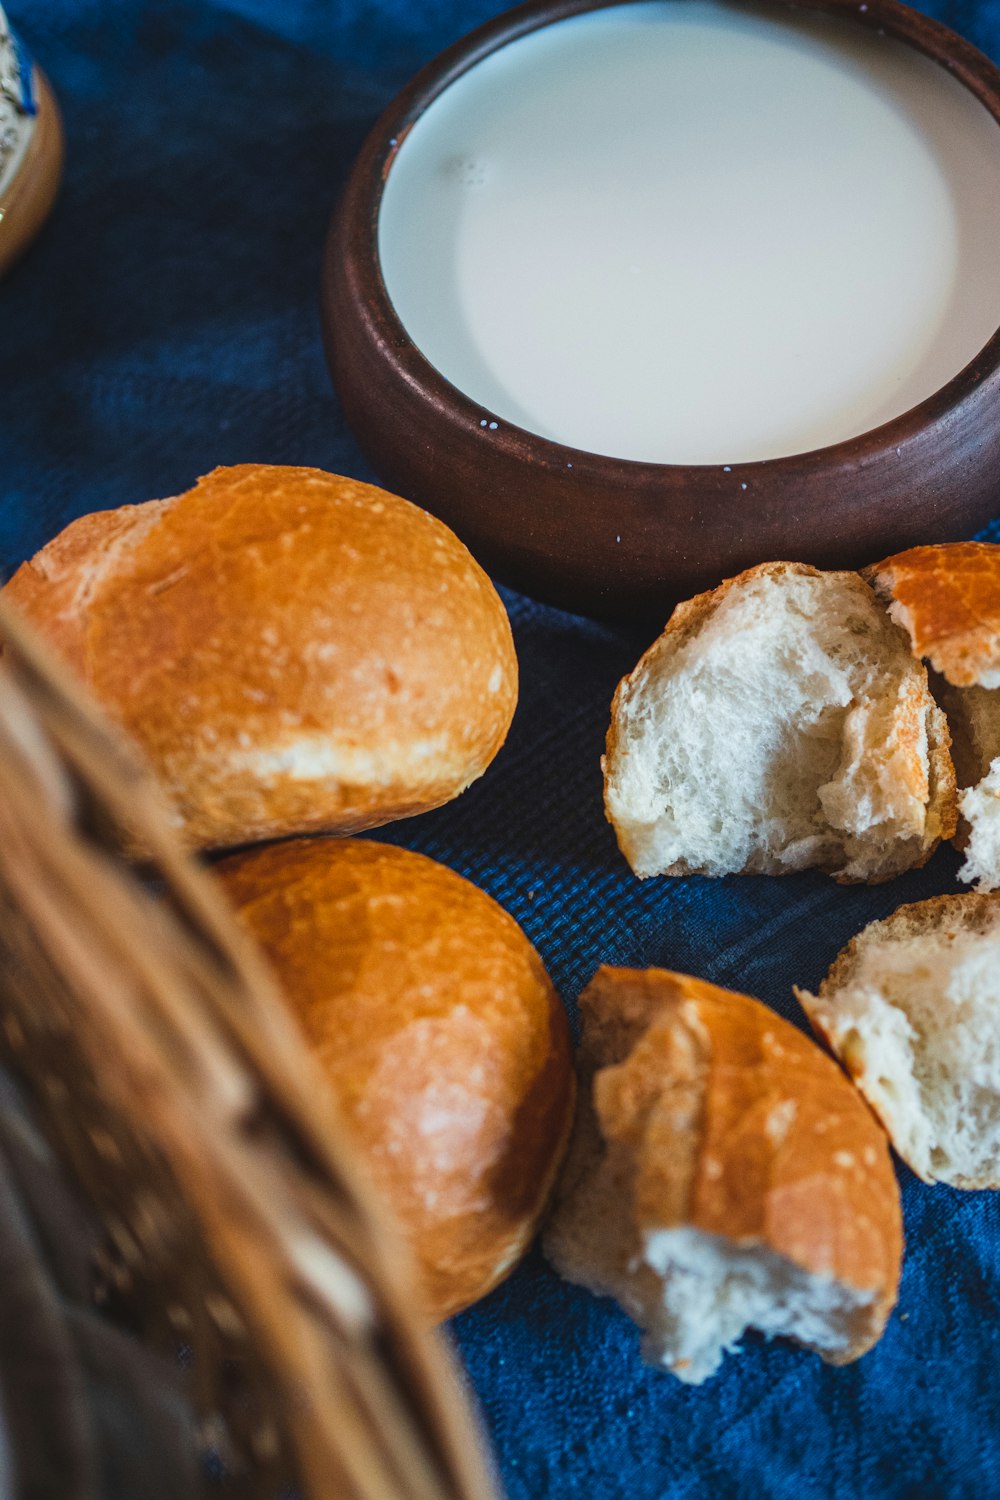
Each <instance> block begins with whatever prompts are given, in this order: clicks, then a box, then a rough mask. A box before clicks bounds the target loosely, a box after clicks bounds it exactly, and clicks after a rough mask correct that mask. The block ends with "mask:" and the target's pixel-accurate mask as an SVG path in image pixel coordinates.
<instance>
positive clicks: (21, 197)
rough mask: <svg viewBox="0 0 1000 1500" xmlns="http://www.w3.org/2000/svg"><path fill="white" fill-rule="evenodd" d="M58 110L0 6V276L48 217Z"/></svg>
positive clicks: (56, 168)
mask: <svg viewBox="0 0 1000 1500" xmlns="http://www.w3.org/2000/svg"><path fill="white" fill-rule="evenodd" d="M62 159H63V134H62V125H61V122H60V119H59V110H58V107H57V105H56V101H55V98H54V96H53V93H52V90H51V88H50V87H49V84H48V81H47V79H46V78H45V76H44V74H43V73H42V72H41V71H40V69H38V68H37V67H34V66H33V65H32V63H31V61H30V59H29V58H28V57H27V56H26V54H25V52H24V50H23V48H22V47H21V45H20V43H19V42H18V41H17V39H16V38H15V36H14V34H13V32H12V31H11V30H10V27H9V25H8V22H7V19H6V17H5V15H4V13H3V11H2V9H0V276H2V275H3V274H4V272H5V271H6V270H7V269H8V267H10V266H11V265H12V264H13V263H14V261H15V260H16V259H17V258H18V256H19V255H20V254H21V253H22V251H24V250H25V249H26V248H27V246H28V245H29V244H30V243H31V241H32V240H33V239H34V238H35V235H36V234H37V233H38V231H39V230H40V229H41V227H42V225H43V223H44V222H45V220H46V218H47V217H48V213H49V210H50V209H51V207H52V203H53V200H54V198H55V195H56V192H57V190H58V187H59V179H60V176H61V173H62Z"/></svg>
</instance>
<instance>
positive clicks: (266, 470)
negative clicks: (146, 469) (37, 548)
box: [4, 464, 517, 847]
mask: <svg viewBox="0 0 1000 1500" xmlns="http://www.w3.org/2000/svg"><path fill="white" fill-rule="evenodd" d="M4 596H5V598H7V599H9V600H10V602H12V603H13V604H14V605H16V606H17V607H18V608H19V609H20V610H21V612H22V613H23V614H24V615H25V616H26V617H27V618H28V619H29V620H30V621H31V623H33V624H34V625H36V626H37V627H38V628H39V629H40V630H41V631H42V632H43V633H44V634H46V635H47V636H48V638H49V640H50V641H51V642H52V643H53V644H54V645H55V646H56V648H57V649H58V650H59V651H60V652H61V653H62V655H63V657H64V658H65V660H66V661H67V662H68V663H69V664H70V665H71V666H72V667H74V668H75V669H76V671H77V672H78V673H79V674H80V676H82V678H83V679H84V681H85V683H86V685H87V686H88V687H89V689H90V690H91V692H92V693H93V694H94V696H95V697H96V698H97V699H98V701H99V702H100V703H101V704H102V705H103V706H104V708H105V709H106V710H107V711H108V712H109V713H110V714H111V716H112V717H113V718H114V719H116V720H117V721H118V723H119V724H120V725H121V726H122V727H123V728H124V729H126V730H127V731H128V732H129V733H130V734H131V735H132V737H133V738H134V739H135V740H137V741H138V743H139V745H140V746H141V748H142V749H143V750H144V751H145V753H146V755H147V756H148V757H149V759H150V761H151V763H152V764H153V766H154V768H155V769H156V770H157V772H158V773H159V776H160V779H161V781H162V783H163V784H164V787H165V789H166V791H167V793H168V795H169V796H170V798H171V800H172V802H173V805H174V807H175V810H176V816H177V821H178V825H179V827H180V828H181V829H182V831H183V833H184V835H185V837H186V839H187V840H188V842H190V843H191V844H194V845H200V846H204V847H224V846H226V845H232V844H237V843H245V842H251V841H255V840H259V839H264V838H271V837H277V836H280V835H283V834H287V833H291V832H311V831H315V830H323V829H327V830H332V831H336V832H345V833H349V832H354V831H358V830H360V829H363V828H369V827H374V826H377V825H378V824H380V823H385V822H387V821H389V820H391V819H393V818H398V817H405V816H408V815H410V814H413V813H417V812H422V811H424V810H426V809H427V808H430V807H435V806H438V805H439V804H440V803H442V802H446V801H448V800H449V799H450V798H452V797H454V796H456V795H457V794H458V793H459V792H461V791H463V790H464V789H465V787H467V786H468V785H469V784H470V782H472V781H474V780H475V779H476V778H477V777H478V776H480V775H481V774H482V772H483V771H484V770H485V769H486V767H487V765H488V764H489V762H490V761H491V760H492V758H493V756H494V755H495V754H496V752H497V750H498V749H499V748H500V745H501V744H502V743H503V740H504V738H505V737H506V733H507V729H508V727H509V725H510V720H511V717H512V715H513V712H514V706H515V703H516V699H517V660H516V656H515V654H514V646H513V641H512V638H511V632H510V625H509V622H508V620H507V615H506V611H505V610H504V607H503V604H502V603H501V601H500V599H499V597H498V595H497V593H496V591H495V590H494V588H493V586H492V584H491V583H490V581H489V579H488V578H487V577H486V575H485V573H484V572H483V571H482V569H481V568H480V567H479V566H478V564H477V563H476V562H475V561H474V559H473V558H472V556H471V555H470V553H469V552H468V551H467V549H466V548H465V547H464V546H463V545H462V544H461V542H459V541H458V539H457V538H456V537H455V536H454V535H453V533H452V532H451V531H449V530H448V528H447V527H446V526H444V525H443V524H442V523H441V522H440V521H438V520H436V519H435V518H434V517H432V516H430V515H428V514H427V513H426V512H425V511H422V510H420V509H419V508H418V507H417V506H415V505H411V504H409V502H407V501H405V500H401V499H399V498H398V497H397V496H395V495H390V494H387V493H386V492H385V491H383V490H379V489H376V488H374V487H372V486H371V485H365V484H358V483H355V482H354V481H353V480H349V479H342V478H339V477H338V476H336V475H332V474H325V473H323V472H322V471H320V470H318V469H305V468H285V467H274V466H268V465H255V464H242V465H238V466H236V467H234V468H227V469H216V470H215V471H214V473H212V474H210V475H209V476H208V477H207V478H205V479H202V480H200V481H199V483H198V484H197V485H196V486H195V488H194V489H193V490H190V491H189V492H188V493H187V494H184V495H181V496H179V497H177V498H175V499H172V500H161V501H150V502H149V503H148V504H145V505H137V506H125V507H123V508H122V509H121V510H117V511H107V512H102V513H99V514H96V515H91V516H85V517H84V518H83V519H82V520H80V521H76V522H74V523H73V524H72V525H71V526H69V527H67V528H66V530H65V531H63V532H62V533H61V534H60V535H59V536H58V537H56V538H55V539H54V541H52V542H50V543H49V545H48V546H47V547H45V548H43V549H42V551H41V552H39V553H38V554H37V555H36V556H35V557H34V558H33V559H32V560H31V562H29V563H26V564H24V566H23V567H21V568H20V569H19V570H18V572H17V573H16V574H15V575H14V577H13V578H12V579H11V581H10V583H9V584H8V585H7V587H6V589H5V590H4Z"/></svg>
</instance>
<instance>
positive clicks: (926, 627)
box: [866, 542, 1000, 891]
mask: <svg viewBox="0 0 1000 1500" xmlns="http://www.w3.org/2000/svg"><path fill="white" fill-rule="evenodd" d="M866 577H867V578H868V579H869V580H870V582H871V584H872V587H873V588H874V589H875V591H876V593H877V594H878V595H879V597H880V598H881V599H882V600H883V601H884V602H885V603H886V605H887V607H888V610H889V614H890V615H891V616H892V618H893V619H894V620H895V621H896V622H897V623H898V624H899V625H901V626H902V627H903V628H904V629H905V630H906V632H907V634H908V635H909V637H910V644H911V647H912V649H913V652H914V655H915V656H918V657H922V658H924V659H926V660H927V661H929V662H930V664H931V666H932V667H933V668H934V672H933V673H932V676H931V687H932V689H933V691H934V692H935V694H936V696H937V698H938V700H939V702H940V703H941V706H942V707H943V709H944V711H945V713H946V714H947V716H948V723H949V726H950V729H951V735H952V740H953V742H954V745H953V755H954V761H955V770H956V773H957V777H958V785H959V787H961V788H962V792H961V795H960V797H959V800H958V806H959V812H960V813H961V822H960V825H959V829H958V837H957V838H956V840H955V842H956V843H957V844H958V846H959V848H962V849H964V850H965V856H966V857H965V864H964V865H963V867H962V869H961V870H960V871H959V879H960V880H964V881H967V882H969V883H970V884H974V885H975V886H976V888H977V889H978V890H981V891H991V890H996V889H997V888H998V887H1000V547H998V546H995V545H993V544H992V543H989V542H950V543H943V544H941V545H940V546H934V547H911V548H910V549H909V551H907V552H900V553H898V554H897V555H896V556H895V557H889V558H886V559H885V561H884V562H881V563H878V564H877V565H876V566H875V567H873V568H870V569H868V571H867V574H866Z"/></svg>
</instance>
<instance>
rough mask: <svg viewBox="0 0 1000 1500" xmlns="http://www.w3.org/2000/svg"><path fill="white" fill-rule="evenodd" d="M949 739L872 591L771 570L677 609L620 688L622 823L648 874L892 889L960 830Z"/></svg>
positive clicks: (611, 755) (616, 813)
mask: <svg viewBox="0 0 1000 1500" xmlns="http://www.w3.org/2000/svg"><path fill="white" fill-rule="evenodd" d="M948 745H949V735H948V729H947V724H946V721H945V718H944V715H943V713H942V712H941V710H940V709H939V708H938V707H937V705H936V704H935V702H934V700H933V698H932V696H931V693H930V690H929V687H928V682H927V673H926V670H925V668H924V667H923V666H922V665H921V664H920V663H918V662H916V661H914V660H913V657H912V655H911V653H910V651H909V649H908V647H907V643H906V638H905V636H904V634H903V632H902V631H901V630H899V629H898V627H896V626H895V625H893V624H892V623H891V621H890V620H889V619H888V618H887V616H886V614H885V611H884V610H883V609H882V608H881V606H880V605H879V604H878V602H877V601H876V599H875V596H874V595H873V593H872V591H871V589H870V588H869V587H868V586H867V584H865V583H864V582H863V581H862V580H861V579H860V578H859V577H858V575H857V574H854V573H821V572H818V571H817V570H816V569H814V568H808V567H805V566H802V565H799V564H790V563H769V564H765V565H762V566H761V567H757V568H752V569H750V570H749V571H748V572H746V573H743V574H741V575H740V576H739V577H737V578H734V579H731V580H729V582H727V583H725V584H723V585H722V586H721V587H720V588H718V589H715V590H714V591H713V592H711V593H709V594H702V595H700V596H699V597H698V598H696V599H693V600H690V601H689V602H688V603H686V604H682V605H680V606H678V608H677V609H676V610H675V611H674V613H673V615H672V617H671V619H670V621H669V623H668V625H667V628H666V630H665V631H664V633H663V635H662V636H661V637H660V638H659V640H658V641H656V642H655V644H654V645H653V646H652V647H651V648H650V650H649V651H647V653H646V654H645V656H644V657H643V658H642V660H641V661H640V662H639V664H638V666H637V667H636V668H635V670H634V671H633V672H632V673H631V674H630V675H629V676H628V677H626V678H625V679H624V680H623V681H622V683H621V684H620V685H619V688H618V691H617V693H616V694H615V699H614V703H613V705H612V722H611V728H610V730H609V733H608V743H607V753H606V756H605V759H604V771H605V803H606V808H607V814H608V817H609V819H610V821H611V823H612V824H613V825H614V827H615V831H616V833H617V836H618V842H619V845H620V847H621V849H622V852H623V853H624V854H625V856H626V858H627V859H628V861H629V863H630V864H631V866H632V868H633V869H634V870H635V872H636V874H638V875H640V876H648V875H655V874H667V875H685V874H704V875H714V876H719V875H726V874H731V873H737V872H746V873H751V872H755V873H761V874H782V873H785V872H787V871H793V870H801V869H804V868H806V867H807V866H818V867H820V868H822V869H825V870H828V871H829V872H830V873H831V874H834V875H835V876H836V877H837V878H838V879H841V880H845V881H859V880H867V881H877V880H886V879H889V878H890V877H892V876H894V875H897V874H899V873H900V872H901V871H903V870H906V869H909V868H911V867H912V866H914V865H917V864H922V863H923V862H924V861H925V860H926V859H928V858H929V856H930V854H931V853H932V852H933V850H934V848H935V847H936V845H937V844H938V842H939V841H940V839H941V838H942V837H950V836H951V834H952V833H953V832H954V827H955V816H956V812H955V783H954V769H953V767H952V764H951V760H950V757H949V754H948Z"/></svg>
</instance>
